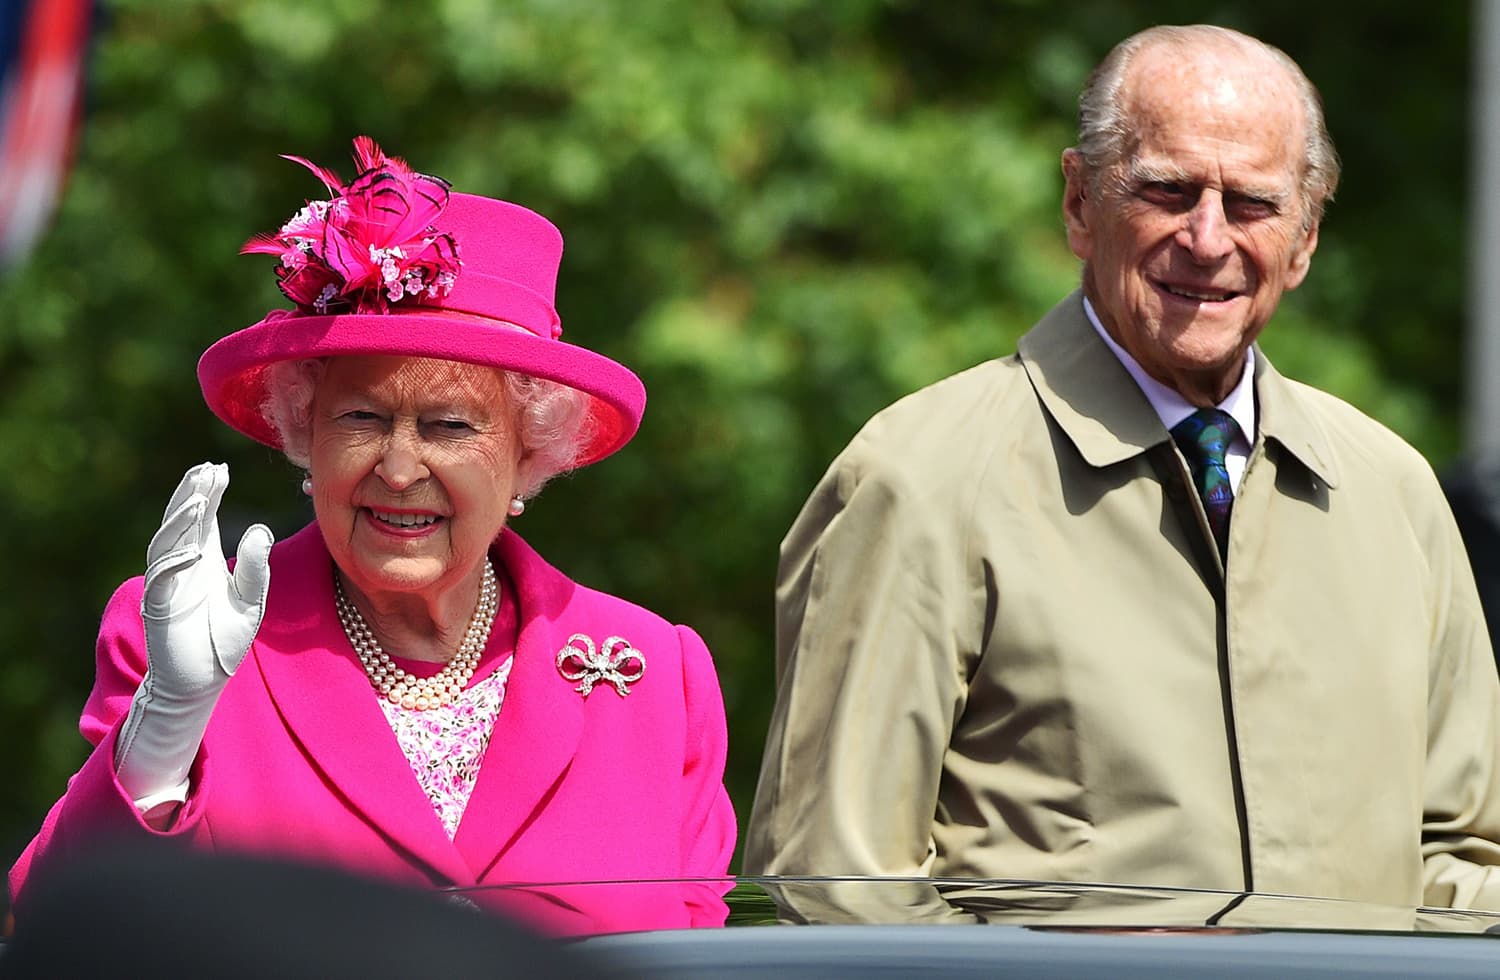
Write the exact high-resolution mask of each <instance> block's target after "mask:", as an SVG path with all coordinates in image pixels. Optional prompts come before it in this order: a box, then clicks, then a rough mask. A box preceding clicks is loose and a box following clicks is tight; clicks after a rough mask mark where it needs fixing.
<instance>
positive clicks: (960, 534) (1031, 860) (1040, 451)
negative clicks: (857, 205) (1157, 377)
mask: <svg viewBox="0 0 1500 980" xmlns="http://www.w3.org/2000/svg"><path fill="white" fill-rule="evenodd" d="M1256 364H1257V368H1256V372H1255V390H1256V396H1257V399H1258V404H1259V428H1260V431H1259V432H1258V433H1257V436H1256V439H1255V442H1254V447H1253V449H1252V452H1251V456H1250V460H1249V464H1248V467H1247V469H1246V472H1245V476H1244V480H1243V482H1242V485H1241V486H1240V489H1239V494H1238V496H1237V498H1236V502H1235V506H1234V512H1233V517H1232V519H1231V527H1230V532H1229V534H1230V543H1229V561H1228V571H1227V574H1226V573H1225V571H1224V569H1223V567H1222V566H1221V564H1220V562H1219V557H1218V553H1217V550H1216V549H1215V548H1214V546H1213V543H1212V538H1211V537H1210V535H1209V531H1208V527H1207V522H1206V519H1205V518H1204V515H1203V510H1202V506H1201V504H1200V503H1199V501H1198V498H1197V495H1196V494H1195V493H1194V492H1193V491H1192V490H1191V489H1190V486H1191V484H1190V482H1189V476H1188V470H1187V464H1186V463H1185V462H1184V460H1183V458H1182V456H1181V455H1180V454H1179V453H1178V451H1177V450H1176V448H1175V447H1174V446H1173V444H1172V442H1171V439H1170V437H1169V436H1168V433H1167V432H1166V430H1165V428H1164V427H1163V426H1162V423H1161V421H1160V419H1159V418H1158V417H1157V415H1156V414H1155V412H1154V411H1153V410H1152V408H1151V406H1150V404H1149V403H1148V402H1147V401H1146V399H1145V396H1144V395H1143V394H1142V393H1141V392H1140V390H1139V388H1138V387H1137V386H1136V385H1135V383H1134V381H1133V380H1132V379H1131V378H1130V376H1129V375H1128V374H1127V373H1126V372H1125V370H1124V369H1123V367H1121V365H1120V363H1119V362H1118V361H1117V360H1116V358H1115V357H1114V355H1113V354H1111V353H1110V351H1109V350H1108V348H1106V347H1105V346H1104V344H1103V343H1102V342H1101V341H1100V340H1099V338H1098V336H1097V335H1096V334H1095V333H1094V331H1093V329H1092V328H1091V327H1090V325H1089V324H1088V322H1087V320H1086V319H1085V317H1084V313H1083V307H1082V302H1081V297H1080V294H1077V293H1075V294H1073V295H1072V296H1070V297H1069V298H1067V299H1066V300H1065V301H1064V302H1062V303H1061V304H1060V305H1059V306H1057V307H1056V308H1055V309H1054V310H1053V311H1052V312H1051V313H1049V314H1048V315H1047V317H1046V318H1044V319H1043V321H1042V322H1041V323H1040V324H1039V325H1038V326H1037V327H1036V328H1035V329H1033V330H1032V331H1031V332H1030V333H1028V334H1027V335H1026V336H1025V337H1023V338H1022V340H1021V343H1020V345H1019V352H1018V353H1017V354H1016V355H1014V356H1011V357H1007V358H1003V359H1000V360H996V361H991V362H989V363H986V364H982V365H980V366H978V367H975V368H973V369H971V370H969V371H966V372H964V373H962V374H959V375H956V376H954V377H952V378H949V379H947V380H945V381H942V382H940V383H938V384H935V385H933V386H932V387H930V388H927V389H925V390H923V391H920V392H918V393H916V394H914V395H912V396H910V397H908V398H906V399H904V400H902V401H900V402H898V403H897V404H896V405H894V406H892V407H890V408H889V409H887V410H886V411H884V412H882V413H880V414H879V415H877V416H876V417H875V418H874V419H873V420H872V421H871V422H870V423H869V424H868V425H866V426H865V428H864V430H863V431H862V432H860V434H859V435H858V436H857V437H856V438H855V439H854V441H853V442H852V443H851V444H850V445H849V447H848V448H847V449H846V450H845V451H844V452H843V453H842V454H841V455H840V456H839V458H838V459H837V460H836V461H835V462H834V463H833V465H832V467H831V468H830V469H829V471H828V473H827V474H826V475H825V476H824V478H823V480H822V481H821V482H820V483H819V485H818V487H817V488H816V490H814V492H813V494H812V496H811V498H810V499H809V500H808V502H807V504H806V506H805V507H804V509H803V511H802V513H801V516H800V517H799V518H798V519H797V521H796V523H795V525H794V526H793V527H792V529H791V531H790V532H789V533H788V535H787V538H786V540H785V541H784V542H783V545H782V557H781V567H780V576H779V584H778V590H777V674H778V689H777V704H776V708H775V712H774V714H773V717H772V721H771V728H770V733H769V737H768V743H767V747H766V753H765V758H764V762H763V766H762V771H761V776H760V784H759V787H758V791H757V794H756V801H755V807H754V811H753V814H752V816H751V820H750V826H749V836H748V840H747V854H746V861H745V869H746V871H747V872H751V873H780V874H846V873H847V874H885V875H933V876H993V877H1006V878H1040V879H1053V880H1063V881H1097V882H1127V883H1140V884H1155V885H1172V886H1185V887H1204V888H1216V889H1230V890H1240V889H1246V890H1259V891H1264V892H1279V893H1291V894H1305V895H1322V896H1333V897H1340V898H1350V899H1361V900H1364V901H1369V902H1381V903H1389V904H1393V905H1404V906H1412V905H1417V904H1422V903H1427V904H1434V905H1453V906H1460V907H1481V908H1490V909H1497V908H1500V867H1497V866H1500V846H1497V843H1496V842H1497V841H1500V774H1497V773H1500V770H1497V762H1500V684H1497V680H1496V670H1495V663H1494V660H1493V658H1492V655H1491V650H1490V645H1489V641H1488V639H1487V634H1486V631H1485V625H1484V621H1483V617H1482V614H1481V612H1480V607H1479V600H1478V597H1477V595H1476V592H1475V587H1474V583H1473V578H1472V575H1471V573H1470V571H1469V566H1468V562H1467V559H1466V557H1465V554H1464V552H1463V547H1462V543H1461V542H1460V539H1459V536H1458V533H1457V531H1456V529H1455V527H1454V523H1453V520H1452V517H1451V515H1450V514H1449V511H1448V508H1447V505H1446V503H1445V502H1444V500H1443V497H1442V495H1441V492H1440V490H1439V487H1438V484H1437V481H1436V480H1435V479H1434V476H1433V474H1432V472H1431V469H1430V468H1429V467H1428V465H1427V464H1426V463H1425V462H1424V460H1423V459H1422V458H1421V457H1420V456H1419V455H1418V454H1417V452H1416V451H1415V450H1413V449H1412V448H1411V447H1409V446H1408V445H1407V444H1405V443H1404V442H1402V441H1401V440H1400V439H1399V438H1398V437H1397V436H1395V435H1394V434H1392V433H1391V432H1390V431H1388V430H1387V429H1385V428H1384V427H1383V426H1381V425H1379V424H1378V423H1376V422H1374V421H1372V420H1371V419H1369V418H1368V417H1366V416H1364V415H1362V414H1361V413H1360V412H1358V411H1357V410H1355V409H1354V408H1352V407H1350V406H1349V405H1347V404H1345V403H1343V402H1341V401H1339V400H1337V399H1335V398H1333V397H1331V396H1329V395H1327V394H1325V393H1322V392H1319V391H1316V390H1314V389H1311V388H1308V387H1306V386H1304V385H1301V384H1298V383H1297V382H1294V381H1290V380H1287V379H1286V378H1283V377H1281V376H1280V375H1279V374H1277V373H1276V371H1275V370H1274V368H1272V367H1271V366H1270V364H1269V362H1268V361H1267V360H1266V358H1265V357H1264V356H1259V355H1258V356H1257V359H1256Z"/></svg>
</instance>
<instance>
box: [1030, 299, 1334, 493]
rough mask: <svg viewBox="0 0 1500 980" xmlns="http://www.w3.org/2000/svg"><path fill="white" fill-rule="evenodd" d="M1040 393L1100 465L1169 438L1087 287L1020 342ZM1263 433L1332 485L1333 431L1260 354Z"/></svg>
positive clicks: (1073, 438)
mask: <svg viewBox="0 0 1500 980" xmlns="http://www.w3.org/2000/svg"><path fill="white" fill-rule="evenodd" d="M1017 353H1018V354H1019V355H1020V360H1021V364H1022V366H1023V367H1024V368H1025V370H1026V375H1027V377H1028V378H1030V379H1031V384H1032V387H1033V388H1034V389H1035V390H1036V393H1037V397H1038V398H1039V399H1040V400H1041V402H1042V405H1043V406H1044V407H1045V408H1046V409H1047V413H1048V414H1049V415H1051V416H1052V418H1053V419H1054V420H1055V421H1056V423H1057V425H1058V427H1059V428H1061V429H1062V430H1063V432H1064V433H1065V434H1066V435H1067V436H1068V438H1069V439H1070V440H1071V441H1072V443H1073V445H1074V446H1075V447H1076V448H1077V449H1078V453H1079V455H1080V456H1082V457H1083V459H1084V460H1085V461H1086V462H1087V463H1088V464H1089V465H1090V466H1095V467H1105V466H1111V465H1113V464H1115V463H1119V462H1122V461H1124V460H1126V459H1130V458H1132V457H1134V456H1138V455H1140V454H1141V453H1144V452H1145V451H1146V450H1148V449H1150V448H1152V447H1153V446H1156V445H1159V444H1161V443H1164V442H1166V441H1167V440H1168V439H1169V438H1170V436H1169V434H1168V432H1167V430H1166V427H1165V426H1164V425H1162V423H1161V419H1160V418H1158V417H1157V414H1156V412H1155V411H1154V410H1153V409H1152V408H1151V403H1150V401H1148V400H1147V399H1146V396H1145V395H1144V394H1143V393H1142V392H1141V390H1140V387H1139V386H1137V385H1136V383H1135V381H1134V379H1132V378H1131V377H1130V374H1129V372H1128V371H1126V370H1125V367H1124V365H1122V364H1121V363H1120V361H1119V359H1118V358H1116V357H1115V355H1114V352H1112V351H1111V350H1110V349H1109V347H1107V346H1106V345H1105V344H1104V342H1103V341H1102V340H1100V339H1099V335H1098V334H1097V333H1096V332H1095V331H1094V328H1093V326H1092V325H1091V324H1090V323H1089V321H1088V317H1087V316H1086V315H1085V314H1084V312H1083V293H1082V291H1074V292H1073V293H1072V294H1070V295H1069V296H1068V297H1067V298H1066V299H1064V300H1063V301H1062V302H1061V303H1059V304H1057V306H1055V307H1053V308H1052V310H1051V311H1050V312H1048V313H1047V315H1046V316H1044V317H1043V318H1042V320H1041V322H1040V323H1038V324H1037V325H1036V326H1035V327H1033V328H1032V329H1031V330H1030V331H1028V332H1027V333H1026V334H1025V335H1024V336H1023V337H1022V338H1021V340H1020V343H1019V344H1017ZM1255 396H1256V402H1257V409H1258V412H1259V426H1260V431H1259V432H1258V433H1257V434H1256V438H1257V440H1259V439H1262V438H1264V439H1265V440H1267V441H1270V442H1275V443H1277V444H1279V445H1280V446H1281V447H1282V448H1283V449H1285V450H1286V451H1287V452H1288V453H1290V454H1291V455H1292V456H1293V457H1294V458H1296V459H1297V460H1298V461H1299V462H1300V463H1301V464H1302V465H1303V466H1305V467H1306V468H1307V469H1309V470H1311V471H1313V472H1314V473H1316V474H1317V475H1318V476H1319V477H1321V478H1322V480H1323V482H1324V483H1326V484H1327V485H1328V486H1330V487H1334V486H1337V485H1338V467H1337V464H1336V462H1335V456H1334V453H1333V449H1332V447H1331V445H1330V443H1329V441H1328V436H1327V433H1326V432H1325V431H1324V430H1323V428H1322V426H1321V425H1319V423H1318V421H1317V419H1316V418H1315V417H1314V416H1313V414H1312V413H1311V412H1310V411H1309V410H1308V407H1307V405H1306V400H1307V399H1306V395H1304V394H1302V393H1300V392H1299V391H1298V390H1297V388H1296V386H1295V385H1294V384H1293V383H1292V382H1290V381H1288V380H1286V379H1285V378H1283V377H1282V376H1281V375H1280V374H1279V373H1277V371H1276V369H1275V368H1274V367H1272V366H1271V362H1270V360H1269V359H1268V358H1267V357H1266V356H1265V354H1264V352H1262V351H1261V350H1260V349H1259V348H1257V349H1256V358H1255Z"/></svg>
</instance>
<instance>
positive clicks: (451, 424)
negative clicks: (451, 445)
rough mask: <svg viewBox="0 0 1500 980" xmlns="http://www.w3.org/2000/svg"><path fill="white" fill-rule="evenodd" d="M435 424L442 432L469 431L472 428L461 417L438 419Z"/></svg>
mask: <svg viewBox="0 0 1500 980" xmlns="http://www.w3.org/2000/svg"><path fill="white" fill-rule="evenodd" d="M437 426H438V428H439V429H442V430H443V431H444V432H469V431H472V430H473V428H474V427H473V426H472V425H470V424H469V423H468V422H465V421H464V420H463V419H438V422H437Z"/></svg>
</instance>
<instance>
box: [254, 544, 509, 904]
mask: <svg viewBox="0 0 1500 980" xmlns="http://www.w3.org/2000/svg"><path fill="white" fill-rule="evenodd" d="M271 571H272V575H271V594H270V597H269V600H268V603H267V609H266V615H265V619H264V621H263V623H262V625H261V630H260V633H259V634H258V635H257V637H256V644H255V650H256V662H257V663H258V664H259V666H260V672H261V675H262V676H263V677H264V679H265V683H266V689H267V690H268V691H269V692H270V696H271V700H272V701H273V702H274V703H275V705H276V708H277V710H278V711H279V712H280V713H281V717H282V719H283V720H284V721H285V723H286V727H287V730H288V731H289V732H290V734H291V736H292V738H293V739H294V740H296V741H297V742H298V743H299V744H300V745H301V746H302V747H303V749H304V750H305V751H306V753H307V757H308V758H309V759H310V760H311V761H312V764H313V765H314V766H316V767H317V768H318V769H319V770H321V771H322V773H323V774H324V775H325V776H326V777H327V778H328V781H329V782H330V783H332V785H333V786H334V788H335V789H336V790H337V793H338V795H339V796H342V797H343V798H344V799H345V800H347V803H348V807H349V809H350V810H351V811H352V812H353V813H355V814H357V815H358V816H359V817H360V818H362V819H364V820H365V821H367V822H368V823H370V824H371V825H373V826H374V827H376V828H377V829H378V830H380V832H381V833H383V834H385V835H386V836H387V837H389V838H390V839H391V842H392V844H393V845H394V846H395V847H396V849H397V850H398V851H404V852H406V853H408V854H410V855H411V856H412V857H413V858H414V859H415V860H416V861H417V862H420V863H423V864H425V865H427V866H428V867H429V868H430V869H431V870H432V871H433V872H434V873H435V874H436V876H437V877H439V878H440V879H444V880H448V881H452V882H453V883H455V884H459V885H467V884H472V883H473V881H474V876H473V874H472V873H471V872H470V871H469V870H468V868H467V866H466V865H465V863H464V862H463V861H462V860H461V859H460V858H459V856H458V852H457V851H456V850H455V849H454V847H453V844H452V842H451V841H449V840H448V836H447V834H446V833H445V832H444V831H443V827H442V824H441V823H440V822H439V821H438V818H437V815H436V814H435V813H434V812H433V809H432V804H431V803H430V802H429V801H428V799H427V796H426V794H425V793H423V792H422V788H421V786H420V785H418V783H417V780H416V777H415V776H414V775H413V774H412V771H411V766H410V764H409V763H408V762H407V761H406V756H405V755H403V754H402V752H401V747H400V746H399V745H398V744H397V743H396V739H395V736H394V735H393V734H392V733H391V730H390V725H389V723H387V721H386V720H385V715H384V714H383V713H382V712H381V710H380V705H379V704H378V703H377V701H376V698H375V694H374V692H373V691H372V690H371V689H370V682H369V680H368V679H367V677H366V675H365V671H364V668H363V667H362V666H361V665H360V663H359V660H358V659H357V658H356V656H355V654H354V651H353V649H352V648H351V647H350V645H349V641H348V638H347V637H345V636H344V633H343V630H342V628H341V627H340V626H339V623H338V616H337V613H336V612H335V607H334V597H333V565H332V559H331V558H330V557H329V555H328V551H327V548H326V547H325V546H324V544H323V539H322V536H321V533H320V532H319V531H318V527H317V524H316V523H314V524H309V525H308V526H307V527H306V528H303V529H302V530H301V531H299V532H298V533H297V534H295V535H293V536H292V537H291V538H288V539H287V540H286V541H285V542H283V543H282V544H281V545H279V546H278V547H277V549H276V552H275V553H273V556H272V564H271ZM507 707H508V705H507Z"/></svg>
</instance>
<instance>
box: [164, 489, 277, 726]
mask: <svg viewBox="0 0 1500 980" xmlns="http://www.w3.org/2000/svg"><path fill="white" fill-rule="evenodd" d="M228 486H229V467H227V466H225V465H224V464H222V463H200V464H199V465H197V466H194V467H193V468H192V469H190V470H188V471H187V473H186V474H185V475H184V476H183V478H182V482H181V483H179V484H178V485H177V490H176V492H175V493H173V494H172V500H171V502H170V503H168V504H167V509H166V513H165V515H164V516H163V518H162V524H161V528H160V529H158V530H157V532H156V534H155V535H154V536H153V537H152V538H151V544H150V546H148V547H147V548H146V594H145V597H144V599H142V601H141V619H142V621H143V622H144V623H145V627H146V650H147V653H148V654H149V655H150V659H151V673H152V675H153V680H154V682H155V684H156V685H157V687H158V689H159V690H164V691H169V692H170V693H171V694H172V695H174V696H176V697H193V696H195V695H198V694H210V693H217V692H218V691H219V690H220V689H221V688H222V687H223V686H224V684H225V683H226V682H228V680H229V678H230V677H231V676H233V675H234V672H235V671H236V670H238V669H239V666H240V661H242V660H244V659H245V653H246V652H247V651H248V650H249V649H250V643H251V641H252V640H254V639H255V633H256V631H257V630H259V629H260V621H261V616H262V615H263V614H264V613H265V607H266V593H267V591H268V590H269V589H270V586H271V568H270V555H271V544H272V538H271V531H270V529H269V528H267V527H266V526H265V525H264V524H255V525H253V526H251V527H250V528H249V530H247V531H246V532H245V534H244V536H243V537H241V538H240V544H239V548H238V550H237V556H238V560H237V561H236V562H235V567H234V573H233V574H230V572H229V568H228V565H227V564H226V562H225V561H224V552H223V549H222V546H221V544H220V543H219V501H220V500H222V499H223V497H224V489H225V488H226V487H228Z"/></svg>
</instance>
